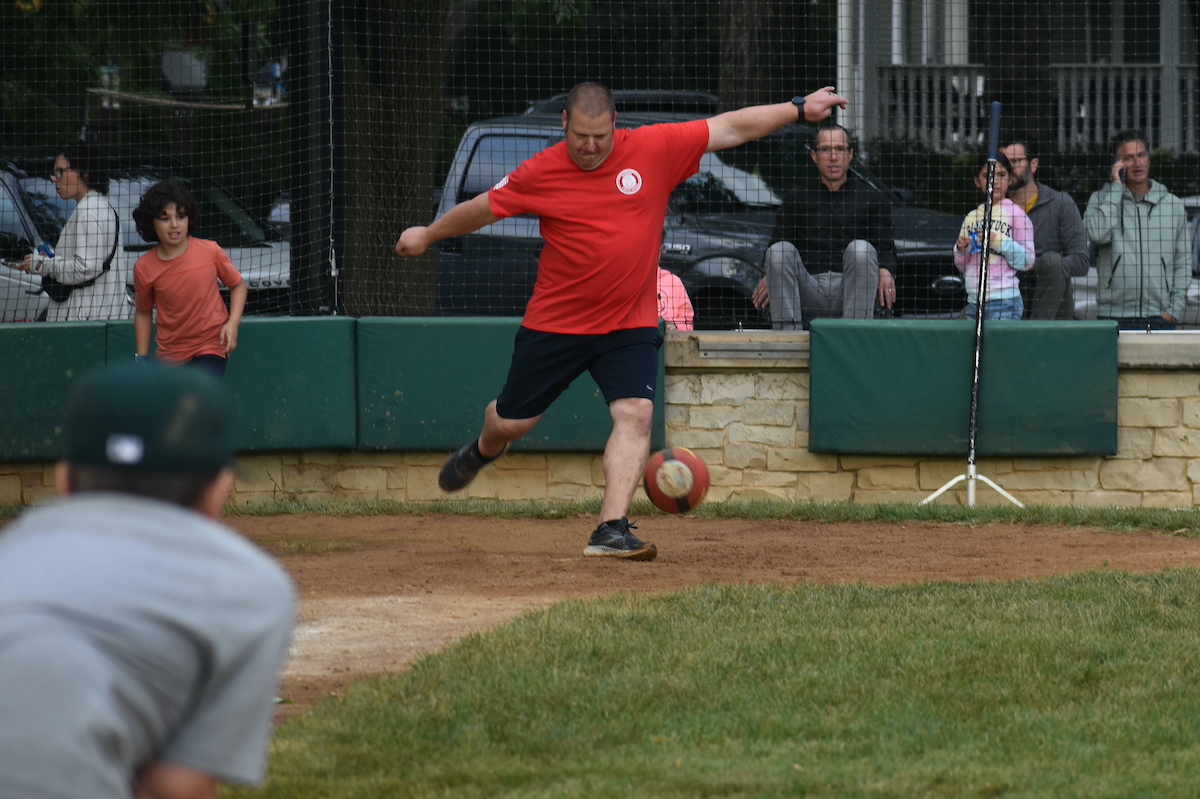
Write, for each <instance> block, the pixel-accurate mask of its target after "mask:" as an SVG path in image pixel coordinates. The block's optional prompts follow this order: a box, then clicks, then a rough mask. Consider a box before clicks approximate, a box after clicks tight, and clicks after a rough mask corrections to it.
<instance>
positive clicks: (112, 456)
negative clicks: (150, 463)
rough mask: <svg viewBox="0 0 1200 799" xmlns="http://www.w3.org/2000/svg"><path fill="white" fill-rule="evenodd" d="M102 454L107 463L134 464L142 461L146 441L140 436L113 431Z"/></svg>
mask: <svg viewBox="0 0 1200 799" xmlns="http://www.w3.org/2000/svg"><path fill="white" fill-rule="evenodd" d="M104 454H105V455H106V456H107V457H108V462H109V463H113V464H119V465H121V466H136V465H137V464H139V463H141V462H142V456H143V455H145V454H146V443H145V442H144V441H142V437H141V436H134V435H129V434H127V433H113V434H112V435H111V436H109V437H108V443H107V444H105V447H104Z"/></svg>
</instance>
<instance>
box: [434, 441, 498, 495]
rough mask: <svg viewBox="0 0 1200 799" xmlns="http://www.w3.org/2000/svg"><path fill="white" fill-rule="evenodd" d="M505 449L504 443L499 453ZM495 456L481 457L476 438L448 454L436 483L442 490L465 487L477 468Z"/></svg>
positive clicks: (486, 463)
mask: <svg viewBox="0 0 1200 799" xmlns="http://www.w3.org/2000/svg"><path fill="white" fill-rule="evenodd" d="M507 451H508V446H507V445H506V446H505V447H504V449H502V450H500V455H503V454H504V453H505V452H507ZM500 455H497V456H496V458H499V457H500ZM496 458H485V457H483V455H481V454H480V453H479V440H478V439H476V440H475V441H472V442H471V443H470V444H467V445H466V446H465V447H463V448H462V449H460V450H458V452H455V453H454V454H453V455H451V456H450V458H449V459H448V460H447V461H446V463H445V465H444V466H442V471H441V473H440V474H438V485H439V486H441V488H442V490H443V491H458V490H459V489H462V488H466V487H467V486H469V485H470V484H471V481H472V480H474V479H475V475H477V474H479V470H480V469H482V468H483V467H484V466H487V465H488V464H489V463H491V462H492V461H494V460H496Z"/></svg>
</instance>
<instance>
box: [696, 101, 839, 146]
mask: <svg viewBox="0 0 1200 799" xmlns="http://www.w3.org/2000/svg"><path fill="white" fill-rule="evenodd" d="M849 104H850V103H849V101H848V100H847V99H846V98H845V97H842V96H840V95H838V94H837V93H836V92H834V90H833V87H832V86H825V87H824V88H821V89H817V90H816V91H815V92H813V93H812V94H810V95H807V96H806V97H805V98H804V119H805V121H807V122H820V121H821V120H823V119H828V118H829V115H830V114H831V113H833V109H834V108H845V107H846V106H848V105H849ZM799 121H800V120H799V119H798V118H797V115H796V106H795V105H793V104H792V103H791V102H790V101H789V102H786V103H773V104H771V105H752V106H749V107H748V108H739V109H738V110H737V111H727V112H725V113H724V114H718V115H717V116H715V117H711V118H710V119H709V120H708V149H707V152H710V153H711V152H713V151H714V150H726V149H728V148H730V147H737V146H738V145H739V144H745V143H746V142H748V141H754V140H755V139H761V138H762V137H763V136H767V135H769V134H771V133H774V132H775V131H777V130H779V129H780V128H782V127H784V126H786V125H790V124H791V123H793V122H799Z"/></svg>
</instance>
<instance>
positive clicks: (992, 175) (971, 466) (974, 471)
mask: <svg viewBox="0 0 1200 799" xmlns="http://www.w3.org/2000/svg"><path fill="white" fill-rule="evenodd" d="M999 145H1000V103H999V102H993V103H992V114H991V125H990V127H989V130H988V160H987V196H986V197H985V198H984V201H983V232H982V237H983V242H982V247H981V248H980V253H979V286H978V291H977V293H976V295H975V358H974V361H973V363H972V369H971V414H970V421H969V424H968V428H967V471H966V473H965V474H960V475H958V476H957V477H955V478H954V479H953V480H951V481H950V482H948V483H946V484H945V485H944V486H942V487H941V488H939V489H938V490H937V491H935V492H933V493H932V494H930V495H929V496H928V497H926V498H925V499H924V500H922V501H921V503H920V504H922V505H927V504H929V503H930V502H932V501H933V500H935V499H937V498H938V497H940V496H941V495H942V494H944V493H945V492H946V491H948V490H949V489H950V488H951V487H953V486H955V485H957V484H958V483H961V482H964V481H965V482H966V484H967V507H971V508H973V507H975V496H976V491H975V489H976V484H977V482H978V481H979V480H982V481H983V482H985V483H987V484H988V485H990V486H991V487H992V488H994V489H996V491H997V492H999V493H1000V494H1001V495H1002V496H1004V497H1005V498H1006V499H1008V500H1009V501H1010V502H1012V503H1013V504H1014V505H1016V506H1017V507H1019V508H1023V507H1025V506H1024V505H1023V504H1022V503H1021V502H1019V501H1018V500H1017V499H1016V497H1014V496H1013V495H1012V494H1010V493H1008V492H1007V491H1005V490H1004V489H1003V488H1001V487H1000V486H998V485H996V483H994V482H993V481H991V480H989V479H988V478H987V477H984V476H983V475H980V474H979V470H978V468H977V467H976V465H975V455H976V445H977V443H978V439H979V386H980V382H981V377H982V373H983V370H982V368H981V367H982V364H983V316H984V313H983V307H984V300H985V299H986V298H987V293H986V292H987V271H988V259H989V258H990V257H991V254H992V236H991V233H992V212H993V210H994V207H995V200H993V199H992V195H993V191H994V189H995V187H996V158H997V155H998V153H999Z"/></svg>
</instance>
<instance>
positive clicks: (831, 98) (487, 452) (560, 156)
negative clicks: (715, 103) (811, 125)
mask: <svg viewBox="0 0 1200 799" xmlns="http://www.w3.org/2000/svg"><path fill="white" fill-rule="evenodd" d="M846 106H847V101H846V100H845V98H843V97H840V96H838V95H837V94H836V93H834V91H833V88H832V87H825V88H823V89H819V90H818V91H815V92H813V93H812V94H810V95H808V96H807V97H803V98H800V97H797V98H795V99H794V100H791V101H789V102H786V103H776V104H774V105H760V106H751V107H749V108H742V109H739V110H737V111H730V112H727V113H724V114H719V115H717V116H715V117H712V118H710V119H702V120H696V121H694V122H683V123H677V124H661V125H647V126H645V127H641V128H636V129H633V130H625V129H622V130H617V128H616V121H617V112H616V105H615V104H614V102H613V97H612V93H611V92H610V91H609V90H608V89H607V88H605V87H604V86H601V85H600V84H598V83H581V84H579V85H578V86H576V87H575V88H574V89H572V90H571V93H570V95H569V96H568V97H567V103H566V110H565V111H563V131H564V132H565V134H566V139H565V141H563V142H561V143H559V144H556V145H554V146H552V147H550V148H548V149H546V150H544V151H542V152H541V153H538V154H537V155H535V156H534V157H533V158H530V159H529V160H528V161H526V162H525V163H523V164H521V166H519V167H517V168H516V169H515V170H513V172H512V173H511V174H509V175H508V176H507V177H505V178H504V179H503V180H501V181H500V182H499V183H498V184H496V186H495V187H494V188H492V190H491V191H489V192H486V193H484V194H481V195H479V196H478V197H475V198H474V199H471V200H466V201H464V202H461V203H459V204H458V205H456V206H455V207H454V208H451V209H450V210H449V211H447V212H446V213H445V214H444V215H442V216H441V217H439V218H438V219H437V220H436V221H434V223H433V224H431V225H429V226H428V227H411V228H408V229H407V230H405V231H404V232H403V233H402V234H401V235H400V239H399V241H397V242H396V252H397V253H398V254H399V255H402V256H408V257H412V256H418V255H421V254H423V253H424V252H425V251H426V250H427V249H429V247H430V246H431V245H433V244H434V243H436V242H438V241H441V240H443V239H448V238H452V237H455V236H465V235H466V234H468V233H472V232H474V231H476V230H479V229H480V228H482V227H485V226H487V225H490V224H492V223H493V222H497V221H499V220H500V219H504V218H507V217H510V216H516V215H518V214H536V215H537V216H538V217H539V220H540V223H541V232H542V238H544V239H545V241H546V245H545V247H544V248H543V250H542V254H541V258H540V260H539V262H538V278H537V284H536V285H535V286H534V290H533V297H532V298H530V300H529V305H528V307H527V308H526V311H525V318H524V319H523V320H522V323H521V328H520V330H519V331H518V332H517V337H516V342H515V345H514V348H513V358H512V365H511V366H510V368H509V373H508V381H507V382H506V383H505V385H504V388H503V390H501V392H500V396H499V397H497V398H496V400H495V401H493V402H492V403H491V404H490V405H488V407H487V411H486V412H485V414H484V423H483V433H482V434H481V435H480V436H479V438H478V439H477V440H475V441H472V442H471V443H470V444H467V445H466V446H464V447H463V448H462V449H460V450H458V451H457V452H455V453H454V454H453V455H451V456H450V459H449V460H448V461H446V465H445V466H443V467H442V471H441V474H440V475H439V477H438V485H440V486H441V487H442V489H443V490H444V491H457V490H459V489H462V488H465V487H466V486H467V485H468V484H470V482H471V481H472V480H474V479H475V475H476V474H478V473H479V470H480V469H482V468H483V467H484V466H485V465H487V464H488V463H491V462H492V461H494V460H495V459H496V458H498V457H500V456H501V455H502V454H503V453H504V451H505V450H506V449H507V448H508V445H509V444H511V443H512V442H513V441H516V440H517V439H519V438H521V437H522V436H524V435H526V434H527V433H529V432H530V431H531V430H533V428H534V427H536V426H537V423H538V422H539V421H540V420H541V418H542V415H543V414H544V413H545V412H546V410H547V409H548V408H549V407H550V405H551V403H553V402H554V400H555V399H557V398H558V397H559V395H561V394H562V392H563V391H565V390H566V389H567V387H568V386H569V385H570V384H571V382H572V381H573V380H574V379H575V378H576V377H578V376H579V375H581V374H583V372H584V371H588V372H590V373H591V375H592V377H593V378H594V379H595V381H596V384H597V385H598V386H599V387H600V391H601V393H603V394H604V399H605V401H606V402H607V403H608V407H609V413H610V414H611V415H612V419H613V431H612V434H611V436H610V437H609V439H608V444H607V445H606V446H605V449H604V480H605V487H604V499H603V501H602V503H601V506H600V525H599V526H598V527H597V528H596V530H595V532H593V533H592V536H591V539H590V540H589V542H588V546H587V548H586V549H585V550H584V555H585V556H603V557H617V558H624V559H628V560H653V559H654V557H655V556H656V555H657V554H658V549H657V548H656V547H655V546H654V544H650V543H645V542H643V541H641V540H639V539H638V538H637V537H636V536H635V535H634V534H633V533H631V532H630V529H631V528H632V525H631V524H630V523H629V518H628V516H627V515H626V514H627V513H628V512H629V506H630V504H631V503H632V502H633V495H634V492H635V491H636V490H637V485H638V481H639V480H640V479H641V475H642V471H643V469H644V468H645V465H646V458H647V457H648V455H649V452H650V423H651V418H652V416H653V413H654V401H653V398H654V390H655V389H654V386H655V384H656V381H657V373H658V348H659V347H660V346H662V337H661V336H660V335H659V332H658V293H657V271H656V270H657V267H658V256H659V250H660V248H661V245H662V230H663V221H664V220H665V218H666V214H667V200H668V198H669V197H670V196H671V192H672V191H674V189H675V187H676V186H678V185H679V184H680V183H682V182H683V181H684V180H686V179H687V178H688V177H690V176H692V175H694V174H696V172H697V171H698V170H699V165H700V157H701V156H702V155H704V153H709V152H713V151H716V150H724V149H727V148H730V147H737V146H738V145H740V144H744V143H746V142H748V141H753V140H755V139H760V138H762V137H763V136H766V135H768V134H770V133H773V132H775V131H776V130H779V129H780V128H782V127H784V126H785V125H788V124H790V123H793V122H797V121H800V119H801V118H802V117H803V118H804V119H806V120H807V121H809V122H820V121H821V120H823V119H825V118H826V117H828V116H829V114H830V113H831V112H832V111H833V109H834V107H840V108H845V107H846Z"/></svg>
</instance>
